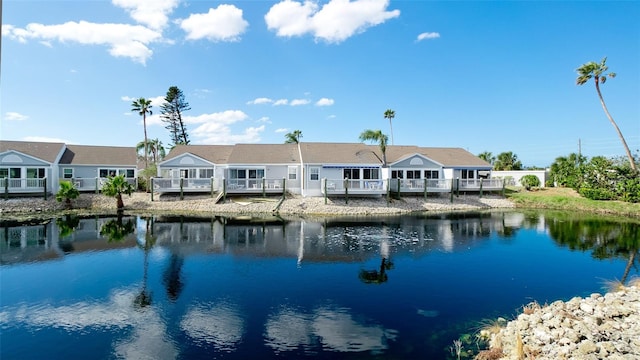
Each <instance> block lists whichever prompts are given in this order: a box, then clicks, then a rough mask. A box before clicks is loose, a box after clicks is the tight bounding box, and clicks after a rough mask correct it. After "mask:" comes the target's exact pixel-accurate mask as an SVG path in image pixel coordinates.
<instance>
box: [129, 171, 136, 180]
mask: <svg viewBox="0 0 640 360" xmlns="http://www.w3.org/2000/svg"><path fill="white" fill-rule="evenodd" d="M127 177H128V178H134V177H136V171H135V170H134V169H127Z"/></svg>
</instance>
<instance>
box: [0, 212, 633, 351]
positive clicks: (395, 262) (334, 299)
mask: <svg viewBox="0 0 640 360" xmlns="http://www.w3.org/2000/svg"><path fill="white" fill-rule="evenodd" d="M0 226H1V228H0V255H1V261H2V265H3V268H2V276H3V281H2V283H1V284H0V285H1V286H2V289H1V290H2V291H0V296H1V300H2V301H1V302H0V328H1V329H2V332H3V336H2V339H0V341H2V344H1V345H2V346H0V349H2V350H0V357H3V358H4V357H5V356H6V357H7V358H14V357H20V356H17V354H21V352H20V351H27V350H24V349H21V350H19V351H18V350H12V349H13V348H12V346H17V345H12V344H20V343H21V342H23V343H25V344H28V343H30V342H32V341H33V338H34V337H36V338H40V337H50V339H49V341H50V343H56V342H57V341H63V339H66V338H68V335H69V334H73V336H75V337H78V338H81V339H83V340H85V339H86V346H87V347H89V348H90V347H91V346H93V344H92V343H91V341H98V340H95V339H98V338H102V337H104V338H106V340H104V341H105V342H107V343H108V348H109V350H108V351H109V352H108V354H103V353H98V354H96V357H118V358H154V359H156V358H159V359H163V358H178V357H182V358H188V357H202V356H203V354H207V355H211V354H216V355H214V356H209V357H225V356H229V357H233V356H235V357H238V358H273V357H279V358H281V357H284V358H298V357H304V356H320V357H322V355H323V353H329V355H327V354H324V355H327V356H330V355H331V353H336V352H342V353H349V356H353V357H354V358H357V356H356V355H357V354H359V353H362V354H363V355H362V357H363V358H366V357H367V356H371V354H382V355H381V356H383V357H389V358H415V357H417V356H418V355H419V356H421V357H424V358H442V357H443V356H442V352H441V351H442V349H444V348H446V346H447V345H449V344H450V342H451V339H449V338H447V339H446V341H442V343H437V342H438V341H440V340H439V339H435V337H436V336H435V335H433V333H436V332H438V333H440V334H442V333H445V334H446V333H447V332H446V331H445V330H442V329H443V328H447V327H452V324H453V323H455V322H456V321H460V319H458V318H459V317H460V318H461V317H463V316H466V317H467V318H468V317H473V316H477V317H480V318H487V317H491V316H494V315H497V314H496V313H499V314H500V315H503V314H505V313H506V314H509V313H512V312H513V310H514V309H516V308H517V307H518V306H521V305H522V304H523V303H525V302H528V301H529V300H530V299H531V298H534V299H538V300H540V302H544V301H546V300H547V299H548V298H546V297H543V296H549V298H551V299H552V300H555V299H556V298H558V296H575V295H577V294H576V293H575V292H576V291H582V288H581V289H580V290H571V293H570V294H564V293H563V294H561V295H558V294H557V293H553V292H552V291H559V290H557V289H554V286H553V284H554V281H556V280H558V279H555V278H554V276H555V277H557V276H558V274H560V273H563V272H568V271H567V268H569V269H572V270H574V271H575V272H577V273H584V272H586V271H590V270H592V269H594V268H595V267H602V266H605V265H603V264H605V263H606V264H613V265H611V267H612V268H613V270H607V271H609V272H603V273H606V274H612V273H615V275H616V276H619V275H622V279H623V281H625V280H626V279H628V278H629V277H631V276H634V275H635V274H637V273H638V270H637V266H636V265H637V259H638V256H637V253H638V249H639V235H640V234H639V230H638V229H639V228H638V224H637V223H634V222H630V221H628V222H623V221H618V222H615V221H607V220H603V219H599V220H598V219H596V220H594V219H584V218H576V217H570V216H566V214H544V213H521V212H508V213H476V214H471V213H459V214H448V215H436V216H404V217H380V218H372V217H368V218H344V219H339V218H333V219H321V220H317V221H314V220H307V219H280V218H272V219H261V220H257V219H251V218H240V219H233V218H224V217H207V218H199V217H187V216H133V215H125V214H120V216H116V217H106V216H93V217H87V218H82V217H74V216H65V217H62V218H59V219H49V220H37V221H30V222H26V223H19V222H2V223H1V224H0ZM536 234H539V235H540V237H536ZM547 236H550V237H551V239H552V240H551V241H543V240H545V239H548V238H547ZM533 239H535V241H534V240H533ZM548 244H551V245H552V247H544V246H548ZM536 246H537V247H544V249H543V250H541V251H540V253H543V254H542V256H541V257H540V258H538V257H536V249H537V248H536ZM563 248H564V249H563ZM567 249H570V250H571V251H567ZM578 251H581V252H588V253H590V254H591V255H592V257H593V259H592V258H591V257H589V256H581V257H579V258H576V257H575V256H574V257H570V256H568V255H567V254H568V253H574V254H578V255H580V254H579V252H578ZM550 254H554V256H557V259H558V261H554V262H548V263H546V266H545V267H544V268H540V269H539V271H538V272H536V274H532V272H531V271H530V266H529V262H528V261H530V262H531V263H534V264H536V263H540V262H542V261H546V260H547V259H548V256H551V255H550ZM583 258H586V259H587V260H589V261H592V262H584V260H583ZM53 259H55V260H56V261H51V260H53ZM576 259H578V260H576ZM600 259H613V260H616V261H615V262H614V261H612V262H600V261H599V260H600ZM536 261H537V262H536ZM593 261H598V262H597V263H596V264H595V265H594V263H593ZM563 262H566V264H563ZM558 265H566V266H565V267H564V268H563V267H560V266H558ZM553 266H558V267H557V268H554V269H552V270H549V274H540V272H543V271H545V269H547V268H551V267H553ZM623 267H624V268H623ZM492 269H493V270H492ZM572 272H573V271H572ZM5 274H10V275H5ZM49 274H51V275H49ZM545 276H546V277H545ZM569 276H570V274H564V273H563V277H569ZM597 276H600V277H601V276H603V275H600V274H599V273H598V275H597ZM583 277H584V278H587V280H588V281H591V282H593V280H589V279H588V278H589V276H583ZM591 277H592V278H593V277H595V275H593V274H592V275H591ZM574 282H576V281H575V279H574V278H571V279H569V280H567V283H574ZM25 283H27V284H29V286H30V288H26V287H25V286H24V284H25ZM369 284H381V285H380V286H372V285H369ZM589 285H591V283H589ZM562 287H563V285H559V286H558V288H562ZM542 288H544V292H542V291H541V290H540V292H536V291H539V289H542ZM547 289H551V290H547ZM585 289H586V290H585V291H589V292H592V291H593V289H592V288H588V287H586V285H585ZM498 291H499V293H500V294H502V295H501V296H500V297H499V298H495V297H487V294H488V293H492V292H493V293H498ZM547 291H551V292H550V293H548V292H547ZM158 294H160V295H158ZM162 294H166V296H164V295H162ZM541 294H542V295H541ZM547 294H550V295H547ZM502 302H505V303H504V304H502ZM498 306H500V307H498ZM465 319H466V318H465ZM58 330H60V331H61V332H62V334H60V333H56V332H55V331H58ZM34 334H35V335H34ZM87 334H90V335H91V336H85V335H87ZM455 338H457V336H453V339H455ZM81 343H82V344H85V341H81ZM436 343H437V344H436ZM444 343H446V345H445V344H444ZM30 351H38V350H35V349H33V350H30ZM59 351H60V353H58V354H55V356H53V357H59V358H62V357H65V356H68V355H70V354H69V353H62V351H63V350H59ZM27 354H28V355H32V356H26V357H31V358H42V357H43V356H44V357H46V355H47V354H43V353H29V352H28V351H27ZM434 354H435V355H434ZM217 355H219V356H217ZM438 355H439V356H438ZM344 356H346V354H345V355H344Z"/></svg>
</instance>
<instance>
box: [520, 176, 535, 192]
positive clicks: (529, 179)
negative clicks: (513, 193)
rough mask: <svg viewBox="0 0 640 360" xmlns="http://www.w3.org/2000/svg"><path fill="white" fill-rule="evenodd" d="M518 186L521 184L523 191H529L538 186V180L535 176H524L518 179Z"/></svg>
mask: <svg viewBox="0 0 640 360" xmlns="http://www.w3.org/2000/svg"><path fill="white" fill-rule="evenodd" d="M520 184H522V186H524V188H525V189H527V190H531V188H533V187H538V186H540V179H538V177H537V176H535V175H525V176H523V177H522V178H521V179H520Z"/></svg>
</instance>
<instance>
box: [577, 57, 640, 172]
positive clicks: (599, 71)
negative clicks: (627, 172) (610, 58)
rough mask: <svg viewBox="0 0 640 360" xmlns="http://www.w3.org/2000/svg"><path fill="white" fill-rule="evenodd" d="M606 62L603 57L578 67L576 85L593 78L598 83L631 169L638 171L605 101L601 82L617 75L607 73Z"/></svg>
mask: <svg viewBox="0 0 640 360" xmlns="http://www.w3.org/2000/svg"><path fill="white" fill-rule="evenodd" d="M606 62H607V58H606V57H605V58H604V59H602V62H600V63H599V64H598V63H596V62H594V61H590V62H588V63H586V64H583V65H582V66H580V67H579V68H578V69H576V71H577V72H578V75H579V76H578V78H577V79H576V85H584V84H586V83H587V81H589V80H590V79H591V78H593V81H594V83H595V84H596V91H597V92H598V97H599V98H600V104H601V105H602V108H603V109H604V113H605V114H606V115H607V117H608V118H609V121H610V122H611V125H613V127H614V128H615V129H616V131H617V132H618V136H619V137H620V141H622V146H624V150H625V152H626V153H627V157H628V158H629V163H630V165H631V169H633V171H638V169H637V168H636V163H635V161H634V159H633V156H632V155H631V151H629V146H627V142H626V141H625V140H624V136H622V131H620V128H618V124H616V122H615V121H614V120H613V118H612V117H611V114H609V110H608V109H607V105H606V104H605V103H604V99H603V98H602V93H601V92H600V84H601V83H602V84H604V83H605V82H606V81H607V77H610V78H612V79H613V78H614V77H616V73H613V72H611V73H608V74H607V73H606V71H607V70H609V67H608V66H607V65H606Z"/></svg>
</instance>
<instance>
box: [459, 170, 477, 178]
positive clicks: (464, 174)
mask: <svg viewBox="0 0 640 360" xmlns="http://www.w3.org/2000/svg"><path fill="white" fill-rule="evenodd" d="M474 175H475V172H474V171H473V170H467V169H462V178H463V179H475V178H476V177H475V176H474Z"/></svg>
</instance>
